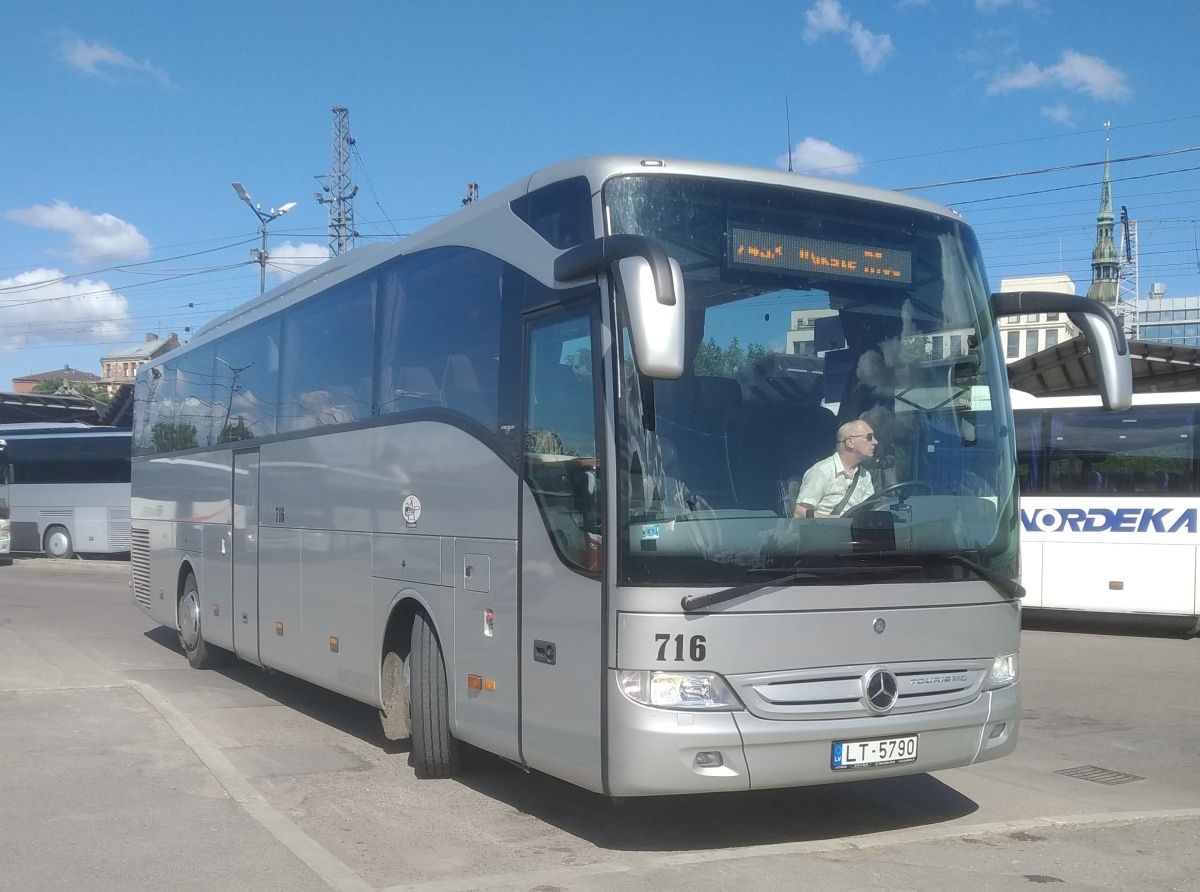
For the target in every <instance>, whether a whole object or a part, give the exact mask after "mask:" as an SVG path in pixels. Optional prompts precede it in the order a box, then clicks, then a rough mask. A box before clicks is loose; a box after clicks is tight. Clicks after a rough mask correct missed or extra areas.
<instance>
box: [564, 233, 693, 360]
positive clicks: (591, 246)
mask: <svg viewBox="0 0 1200 892" xmlns="http://www.w3.org/2000/svg"><path fill="white" fill-rule="evenodd" d="M606 268H607V269H609V270H611V271H612V274H613V279H614V280H615V282H616V286H617V290H618V292H619V293H620V295H621V297H622V299H623V301H624V303H625V309H626V311H627V314H628V316H629V330H630V334H631V336H632V338H633V358H634V361H635V362H636V363H637V367H638V371H639V372H640V373H641V374H642V375H643V376H644V377H646V378H678V377H680V376H681V375H682V374H683V355H684V351H683V344H684V335H683V316H684V309H683V308H684V301H683V272H682V270H681V269H680V268H679V264H678V263H676V262H675V261H674V260H671V259H670V258H669V257H667V252H666V251H664V250H663V247H662V245H660V244H659V243H658V242H656V241H655V240H654V239H652V238H648V237H647V236H644V235H607V236H602V237H601V238H598V239H594V240H592V241H590V242H584V243H583V244H582V245H576V246H575V247H574V248H568V249H567V250H566V251H564V252H563V253H562V254H560V255H559V256H558V257H556V258H555V259H554V278H555V280H556V281H559V282H571V281H574V280H576V279H579V278H581V277H583V276H587V275H595V274H597V273H601V272H603V271H604V270H605V269H606Z"/></svg>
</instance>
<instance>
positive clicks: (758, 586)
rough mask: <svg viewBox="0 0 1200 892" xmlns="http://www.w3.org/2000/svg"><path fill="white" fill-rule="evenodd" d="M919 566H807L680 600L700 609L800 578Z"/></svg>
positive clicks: (867, 573) (688, 605)
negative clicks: (775, 576) (770, 577)
mask: <svg viewBox="0 0 1200 892" xmlns="http://www.w3.org/2000/svg"><path fill="white" fill-rule="evenodd" d="M917 569H920V568H919V567H914V566H907V565H892V566H887V567H806V568H805V569H803V570H797V571H796V572H795V573H789V574H788V575H787V576H782V577H780V578H778V579H764V580H762V581H761V582H747V583H745V584H744V585H735V586H732V587H731V588H726V589H721V591H719V592H713V593H712V594H709V595H686V596H684V598H683V599H682V600H681V601H680V602H679V606H681V607H682V608H683V609H684V610H689V611H690V610H700V609H701V608H703V607H711V606H712V605H713V604H722V603H724V602H725V601H732V600H733V599H734V598H741V597H743V596H745V595H752V594H754V593H755V592H757V591H761V590H762V589H764V588H770V587H771V586H782V585H788V584H790V583H792V582H795V581H796V580H798V579H821V578H825V577H829V576H858V575H877V574H880V573H889V574H890V573H896V572H898V571H903V570H917Z"/></svg>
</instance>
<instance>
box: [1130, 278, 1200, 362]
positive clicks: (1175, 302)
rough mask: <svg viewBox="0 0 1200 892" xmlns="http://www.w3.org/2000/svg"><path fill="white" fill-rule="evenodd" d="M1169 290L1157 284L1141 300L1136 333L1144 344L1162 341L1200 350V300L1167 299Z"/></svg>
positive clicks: (1138, 304)
mask: <svg viewBox="0 0 1200 892" xmlns="http://www.w3.org/2000/svg"><path fill="white" fill-rule="evenodd" d="M1165 293H1166V286H1163V285H1158V284H1155V285H1154V286H1153V287H1152V288H1151V289H1150V293H1149V295H1147V296H1146V297H1139V298H1138V299H1137V300H1136V301H1135V302H1134V306H1135V308H1136V313H1137V325H1136V328H1135V331H1136V332H1137V335H1136V336H1137V337H1138V338H1140V339H1142V340H1144V341H1161V342H1162V343H1164V344H1178V345H1180V346H1182V347H1200V296H1196V297H1165V296H1164V295H1165Z"/></svg>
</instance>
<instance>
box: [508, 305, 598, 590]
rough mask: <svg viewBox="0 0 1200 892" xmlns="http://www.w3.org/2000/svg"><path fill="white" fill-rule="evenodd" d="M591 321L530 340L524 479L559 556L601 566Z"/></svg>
mask: <svg viewBox="0 0 1200 892" xmlns="http://www.w3.org/2000/svg"><path fill="white" fill-rule="evenodd" d="M589 322H590V317H589V316H587V315H583V314H580V315H576V316H568V317H563V318H561V319H559V320H556V321H554V322H552V323H550V324H548V325H544V326H541V327H538V328H535V329H533V330H532V331H531V332H530V335H529V354H528V356H529V379H528V390H527V392H526V396H525V411H526V418H525V480H526V481H527V482H528V484H529V488H530V490H531V491H532V492H533V496H534V499H535V500H536V501H537V505H538V509H539V510H540V511H541V514H542V519H543V520H544V521H545V523H546V528H547V531H548V532H549V533H550V536H551V538H552V539H553V540H554V544H555V546H556V548H557V549H558V552H559V554H560V556H561V557H562V558H563V559H564V560H565V561H567V562H568V563H569V564H572V565H573V566H575V567H578V568H579V569H582V570H590V571H598V570H599V569H600V567H601V565H602V562H601V552H602V546H603V542H602V539H601V533H600V529H601V528H600V506H601V505H602V504H603V499H602V498H601V492H600V481H601V479H602V475H601V473H600V459H599V457H598V455H597V449H596V419H595V398H594V393H595V390H594V387H593V384H592V368H593V357H592V353H593V351H592V333H591V328H590V325H589Z"/></svg>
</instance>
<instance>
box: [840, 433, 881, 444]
mask: <svg viewBox="0 0 1200 892" xmlns="http://www.w3.org/2000/svg"><path fill="white" fill-rule="evenodd" d="M859 437H866V438H867V439H868V440H874V441H875V442H876V443H878V442H879V438H878V437H877V436H875V435H874V434H851V435H850V436H848V437H847V438H846V439H847V440H857V439H858V438H859Z"/></svg>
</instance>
